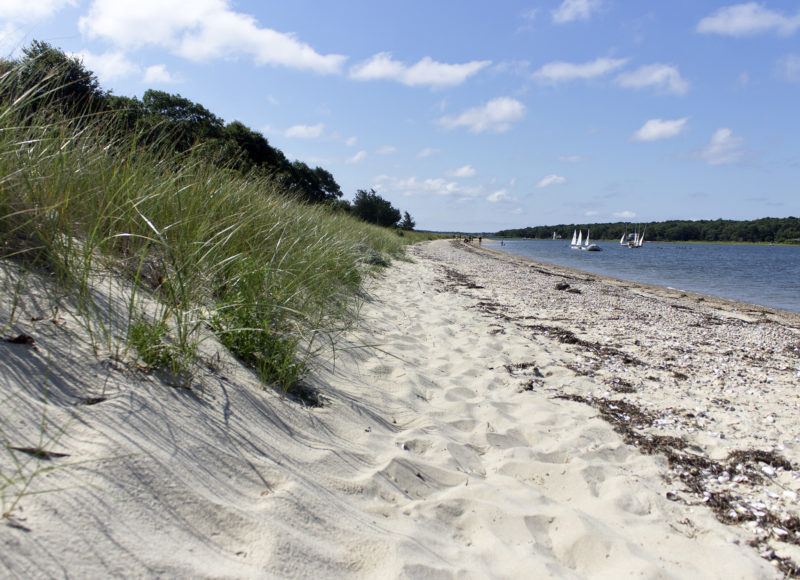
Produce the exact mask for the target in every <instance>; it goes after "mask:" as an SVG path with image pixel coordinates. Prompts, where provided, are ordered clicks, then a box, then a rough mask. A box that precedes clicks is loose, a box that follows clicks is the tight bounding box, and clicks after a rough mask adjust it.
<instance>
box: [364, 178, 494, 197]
mask: <svg viewBox="0 0 800 580" xmlns="http://www.w3.org/2000/svg"><path fill="white" fill-rule="evenodd" d="M375 182H376V184H377V185H376V189H379V190H386V191H390V192H393V193H395V194H398V195H406V196H412V195H441V196H458V197H461V198H473V197H476V196H478V195H481V194H482V193H483V192H482V190H481V188H480V187H465V186H462V185H459V184H458V183H457V182H455V181H448V180H446V179H441V178H437V179H423V180H419V179H417V178H416V177H409V178H405V179H404V178H397V177H390V176H388V175H379V176H378V177H376V178H375Z"/></svg>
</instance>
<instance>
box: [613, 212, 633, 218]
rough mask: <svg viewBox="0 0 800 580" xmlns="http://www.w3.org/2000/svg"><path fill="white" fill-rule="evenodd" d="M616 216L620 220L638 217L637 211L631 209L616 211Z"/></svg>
mask: <svg viewBox="0 0 800 580" xmlns="http://www.w3.org/2000/svg"><path fill="white" fill-rule="evenodd" d="M614 217H615V218H617V219H620V220H632V219H633V218H635V217H636V213H635V212H632V211H630V210H625V211H617V212H614Z"/></svg>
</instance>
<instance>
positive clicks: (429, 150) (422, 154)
mask: <svg viewBox="0 0 800 580" xmlns="http://www.w3.org/2000/svg"><path fill="white" fill-rule="evenodd" d="M438 152H439V150H438V149H434V148H433V147H425V149H423V150H422V151H420V152H419V153H417V157H419V158H420V159H422V158H424V157H430V156H431V155H436V154H437V153H438Z"/></svg>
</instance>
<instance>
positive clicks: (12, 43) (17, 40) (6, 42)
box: [0, 22, 25, 55]
mask: <svg viewBox="0 0 800 580" xmlns="http://www.w3.org/2000/svg"><path fill="white" fill-rule="evenodd" d="M23 40H25V32H24V31H23V30H22V29H20V28H18V27H17V26H16V25H15V24H14V23H12V22H6V23H5V24H3V25H2V26H0V54H3V55H9V54H11V53H13V52H15V51H17V50H19V48H20V45H21V44H22V41H23Z"/></svg>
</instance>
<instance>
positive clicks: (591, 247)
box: [581, 230, 602, 252]
mask: <svg viewBox="0 0 800 580" xmlns="http://www.w3.org/2000/svg"><path fill="white" fill-rule="evenodd" d="M581 249H582V250H586V251H588V252H599V251H600V250H601V249H602V248H601V247H600V246H598V245H597V244H590V243H589V230H586V243H585V244H584V245H583V247H582V248H581Z"/></svg>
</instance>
